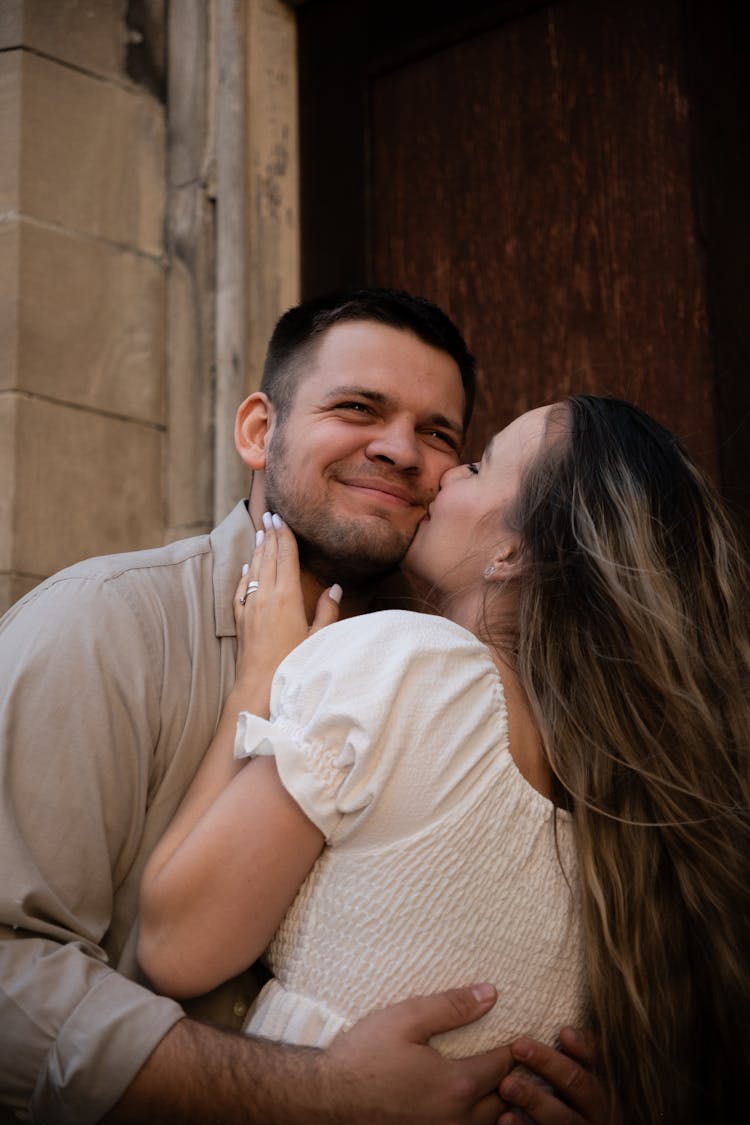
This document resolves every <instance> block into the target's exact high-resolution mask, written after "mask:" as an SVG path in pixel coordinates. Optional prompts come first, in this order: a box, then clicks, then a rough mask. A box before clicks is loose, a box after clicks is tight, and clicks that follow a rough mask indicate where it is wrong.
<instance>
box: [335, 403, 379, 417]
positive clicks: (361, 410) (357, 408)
mask: <svg viewBox="0 0 750 1125" xmlns="http://www.w3.org/2000/svg"><path fill="white" fill-rule="evenodd" d="M335 409H336V410H352V411H353V412H354V413H355V414H371V413H372V407H371V406H369V405H368V404H367V403H366V402H337V403H336V406H335Z"/></svg>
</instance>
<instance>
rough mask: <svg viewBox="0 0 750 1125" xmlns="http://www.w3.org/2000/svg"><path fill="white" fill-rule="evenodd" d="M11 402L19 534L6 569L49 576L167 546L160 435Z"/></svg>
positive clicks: (40, 404) (85, 414)
mask: <svg viewBox="0 0 750 1125" xmlns="http://www.w3.org/2000/svg"><path fill="white" fill-rule="evenodd" d="M12 397H15V398H16V402H15V413H16V418H15V422H14V425H15V446H16V453H15V463H14V466H13V472H14V476H15V488H14V493H15V496H14V506H15V515H14V518H13V520H12V521H11V524H14V525H15V527H16V533H15V535H14V538H13V543H12V567H10V568H7V569H12V570H13V571H15V572H17V573H20V574H25V575H29V576H34V575H38V576H40V577H42V576H46V575H48V574H51V573H53V572H54V571H56V570H59V569H60V568H61V567H63V566H67V565H68V564H69V563H72V562H75V561H76V560H77V559H79V558H83V557H85V556H88V555H99V554H106V553H109V552H111V551H124V550H135V549H137V548H139V547H147V546H154V545H157V544H159V543H161V541H162V503H161V460H162V442H163V434H162V432H161V431H160V430H158V429H156V428H155V427H153V426H147V425H143V424H141V423H137V422H128V421H122V420H120V419H118V418H111V417H108V416H105V415H101V414H95V413H93V412H91V411H88V410H80V409H75V408H72V407H68V406H63V405H60V404H57V403H51V402H46V401H44V400H42V399H30V398H26V397H24V396H12ZM0 523H3V524H7V521H3V520H2V519H0Z"/></svg>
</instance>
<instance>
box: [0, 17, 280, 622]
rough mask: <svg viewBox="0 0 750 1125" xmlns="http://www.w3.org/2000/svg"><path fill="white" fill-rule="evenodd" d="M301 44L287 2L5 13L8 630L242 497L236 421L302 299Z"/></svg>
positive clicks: (1, 417)
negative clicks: (101, 571)
mask: <svg viewBox="0 0 750 1125" xmlns="http://www.w3.org/2000/svg"><path fill="white" fill-rule="evenodd" d="M167 15H169V18H168V19H167ZM295 47H296V43H295V18H294V14H293V10H292V7H291V6H290V5H287V4H285V3H283V2H281V0H179V3H173V4H171V5H167V4H166V3H165V0H140V2H137V3H136V2H133V0H131V2H130V3H128V2H127V0H88V2H85V3H84V2H80V3H71V2H65V3H62V2H59V0H0V152H1V153H2V154H3V155H2V159H0V612H2V610H4V609H5V608H7V606H8V605H10V604H11V603H12V602H13V601H15V600H16V599H17V598H18V597H20V596H21V595H22V594H23V593H25V592H26V591H27V590H29V589H31V588H32V587H33V586H34V585H35V584H36V583H37V582H38V581H40V580H41V579H42V578H44V577H45V576H46V575H48V574H50V573H52V572H53V571H55V570H58V569H60V568H61V567H63V566H66V565H68V564H69V563H72V562H74V561H75V560H77V559H79V558H83V557H85V556H87V555H93V554H102V553H108V552H112V551H121V550H132V549H137V548H140V547H145V546H151V545H156V544H159V543H162V542H164V541H165V540H167V539H171V538H175V537H177V536H180V535H186V534H194V533H196V532H198V531H201V530H205V529H206V528H208V527H210V526H211V525H212V523H213V522H214V520H216V519H220V518H221V517H222V516H223V515H224V514H225V512H226V510H227V508H228V507H229V506H231V503H232V502H234V500H236V498H237V494H238V492H241V490H242V489H243V488H244V487H246V484H247V481H246V479H245V478H244V476H243V473H242V471H241V469H239V468H238V464H239V463H238V461H237V459H236V456H235V454H234V452H233V450H232V448H231V425H232V418H233V413H234V409H235V408H236V405H237V402H238V401H239V400H240V399H241V398H242V397H243V396H244V394H245V393H247V392H248V391H250V390H252V389H254V388H255V387H256V386H257V382H258V378H259V373H260V365H261V362H262V355H263V350H264V348H265V343H266V340H267V338H268V335H269V333H270V331H271V328H272V326H273V323H274V321H275V319H276V317H277V316H278V315H279V314H280V312H282V311H283V310H284V308H286V307H288V306H289V305H291V304H293V303H295V302H296V300H297V295H298V284H299V283H298V273H299V265H298V231H297V226H298V207H297V155H296V152H297V138H296V128H297V125H296V70H295Z"/></svg>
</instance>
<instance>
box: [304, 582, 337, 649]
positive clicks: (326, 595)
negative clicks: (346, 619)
mask: <svg viewBox="0 0 750 1125" xmlns="http://www.w3.org/2000/svg"><path fill="white" fill-rule="evenodd" d="M342 593H343V590H342V589H341V587H340V586H339V584H338V582H335V583H334V584H333V586H330V587H329V588H328V589H327V590H324V591H323V593H322V594H321V595H320V597H319V598H318V604H317V606H316V607H315V617H314V619H313V623H312V625H311V626H310V635H311V636H312V634H313V633H317V631H318V629H324V628H325V626H326V625H332V624H333V622H334V621H338V619H339V603H340V602H341V595H342Z"/></svg>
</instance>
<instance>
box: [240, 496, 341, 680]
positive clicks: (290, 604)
mask: <svg viewBox="0 0 750 1125" xmlns="http://www.w3.org/2000/svg"><path fill="white" fill-rule="evenodd" d="M340 599H341V587H340V586H331V587H330V588H329V589H327V590H324V591H323V593H322V594H321V596H320V598H319V600H318V604H317V607H316V611H315V618H314V620H313V622H312V625H310V624H309V623H308V620H307V616H306V613H305V602H304V596H303V593H302V583H301V579H300V566H299V554H298V551H297V541H296V539H295V538H294V535H293V534H292V532H291V531H290V530H289V528H288V527H287V526H286V524H285V523H284V522H283V520H282V519H281V517H280V516H277V515H273V516H272V515H271V514H270V513H269V512H266V513H265V514H264V516H263V529H262V530H261V531H258V532H257V534H256V546H255V552H254V554H253V560H252V562H251V563H250V565H249V566H248V568H247V571H246V572H244V573H243V575H242V578H241V580H240V583H239V586H238V587H237V590H236V592H235V596H234V602H233V606H234V617H235V621H236V623H237V682H238V684H239V685H240V686H241V684H242V683H243V682H244V681H247V682H252V683H253V684H254V685H255V687H256V688H257V686H258V683H259V681H263V682H265V683H267V685H268V688H269V690H270V684H271V680H272V679H273V674H274V672H275V671H276V669H277V668H278V666H279V664H280V663H281V661H282V660H283V659H284V657H285V656H288V655H289V653H290V652H291V651H292V649H293V648H296V647H297V645H298V644H300V643H301V642H302V641H304V640H305V638H306V637H308V636H310V635H311V634H312V633H315V632H317V630H318V629H322V628H323V626H324V625H330V624H331V623H332V622H334V621H336V620H337V618H338V615H339V607H338V602H339V601H340Z"/></svg>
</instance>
